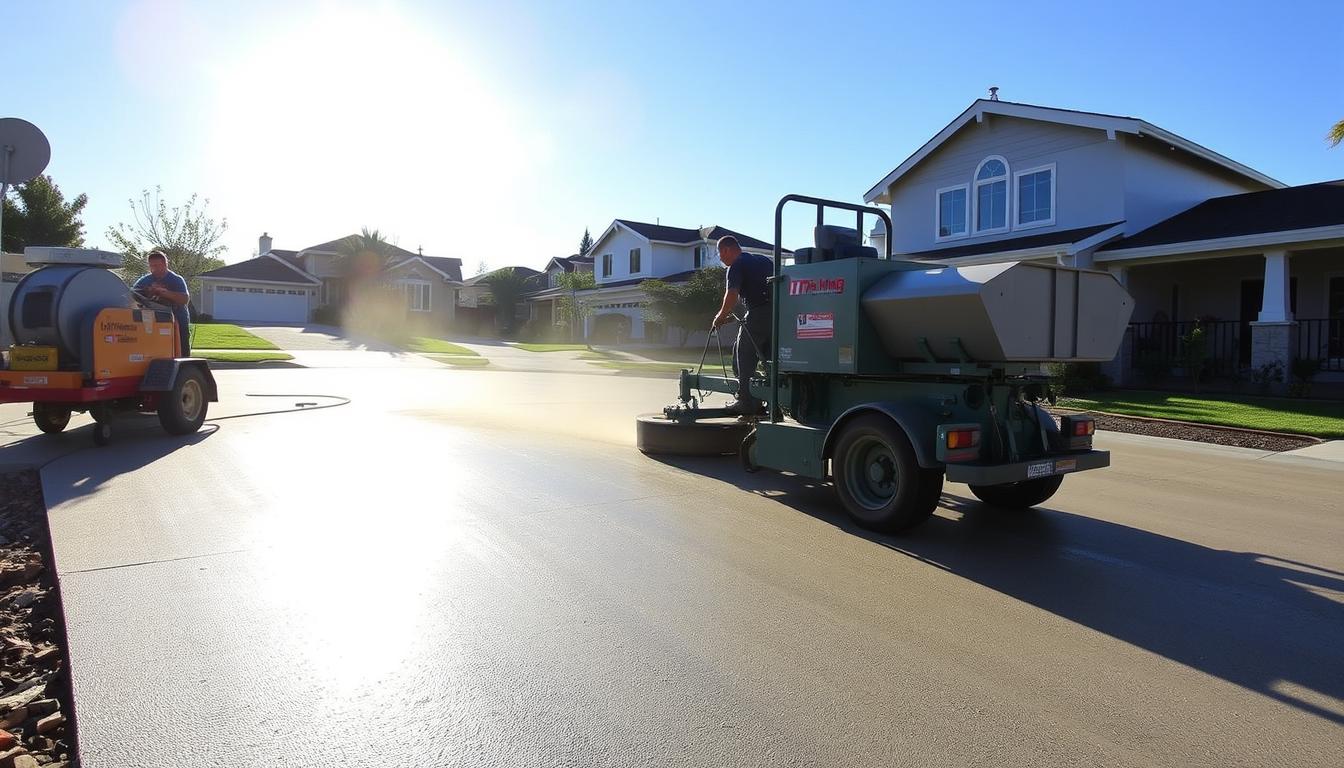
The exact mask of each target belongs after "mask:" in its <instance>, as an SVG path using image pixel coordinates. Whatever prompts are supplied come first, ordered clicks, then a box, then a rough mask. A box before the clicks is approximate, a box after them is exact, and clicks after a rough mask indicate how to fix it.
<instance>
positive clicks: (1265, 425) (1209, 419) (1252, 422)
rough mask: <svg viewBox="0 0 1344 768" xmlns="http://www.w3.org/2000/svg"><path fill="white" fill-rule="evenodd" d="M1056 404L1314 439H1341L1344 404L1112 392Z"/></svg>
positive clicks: (1282, 399) (1258, 398)
mask: <svg viewBox="0 0 1344 768" xmlns="http://www.w3.org/2000/svg"><path fill="white" fill-rule="evenodd" d="M1059 404H1060V405H1061V406H1064V407H1066V408H1082V409H1087V410H1094V411H1105V412H1107V413H1115V414H1119V415H1122V416H1146V417H1148V418H1154V419H1175V420H1177V421H1193V422H1196V423H1199V424H1213V425H1216V426H1221V427H1243V428H1246V429H1263V430H1267V431H1270V432H1288V433H1292V434H1298V435H1313V436H1315V437H1333V438H1340V437H1344V404H1342V403H1338V402H1328V401H1321V400H1294V399H1286V398H1270V397H1241V396H1236V395H1219V396H1213V395H1209V396H1203V397H1201V396H1198V395H1188V394H1173V393H1169V392H1142V391H1133V392H1127V391H1116V392H1103V393H1097V394H1094V395H1092V396H1090V397H1087V398H1066V399H1063V400H1060V402H1059Z"/></svg>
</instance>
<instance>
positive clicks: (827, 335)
mask: <svg viewBox="0 0 1344 768" xmlns="http://www.w3.org/2000/svg"><path fill="white" fill-rule="evenodd" d="M795 335H796V337H797V338H800V339H833V338H835V313H834V312H800V313H798V327H797V329H796V334H795Z"/></svg>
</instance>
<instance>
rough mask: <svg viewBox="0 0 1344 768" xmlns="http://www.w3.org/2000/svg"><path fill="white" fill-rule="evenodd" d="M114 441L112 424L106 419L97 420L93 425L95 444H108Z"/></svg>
mask: <svg viewBox="0 0 1344 768" xmlns="http://www.w3.org/2000/svg"><path fill="white" fill-rule="evenodd" d="M111 442H112V425H111V424H108V423H107V422H105V421H99V422H95V423H94V425H93V443H94V445H108V444H109V443H111Z"/></svg>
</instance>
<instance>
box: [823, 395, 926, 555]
mask: <svg viewBox="0 0 1344 768" xmlns="http://www.w3.org/2000/svg"><path fill="white" fill-rule="evenodd" d="M832 474H833V476H834V478H835V490H836V493H837V494H839V496H840V502H841V503H842V504H843V505H844V507H845V511H846V512H848V513H849V516H850V517H851V518H853V520H854V522H856V523H858V524H859V525H861V526H863V527H864V528H869V529H872V530H876V531H890V532H894V531H902V530H905V529H907V528H910V527H912V526H915V525H918V524H919V523H922V522H924V520H926V519H927V518H928V517H929V515H931V514H933V510H934V509H935V508H936V507H937V506H938V496H939V493H940V492H941V490H942V474H941V473H939V472H937V471H936V470H935V471H933V472H930V471H929V470H926V469H922V468H921V467H920V466H919V462H918V461H917V460H916V459H915V450H914V448H912V447H911V446H910V440H909V439H908V438H907V437H906V436H905V432H904V430H902V429H901V428H900V426H898V425H897V424H896V422H894V421H892V420H891V419H890V418H888V417H886V416H880V415H877V414H869V415H865V416H860V417H858V418H856V419H855V420H854V421H851V422H850V423H848V424H847V425H845V427H844V431H843V432H842V433H841V434H840V439H839V441H837V442H836V446H835V455H834V457H833V459H832ZM935 475H936V477H935Z"/></svg>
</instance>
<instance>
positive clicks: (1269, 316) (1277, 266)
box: [1257, 251, 1293, 323]
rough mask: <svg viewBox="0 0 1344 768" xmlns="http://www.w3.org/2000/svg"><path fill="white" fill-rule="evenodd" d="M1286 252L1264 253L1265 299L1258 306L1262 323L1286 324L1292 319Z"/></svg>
mask: <svg viewBox="0 0 1344 768" xmlns="http://www.w3.org/2000/svg"><path fill="white" fill-rule="evenodd" d="M1288 285H1289V282H1288V252H1287V251H1268V252H1266V253H1265V297H1264V300H1263V302H1262V303H1261V305H1260V317H1259V318H1257V319H1258V320H1259V321H1260V322H1262V323H1286V322H1288V321H1290V320H1292V319H1293V310H1292V304H1291V303H1290V300H1289V297H1288Z"/></svg>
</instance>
